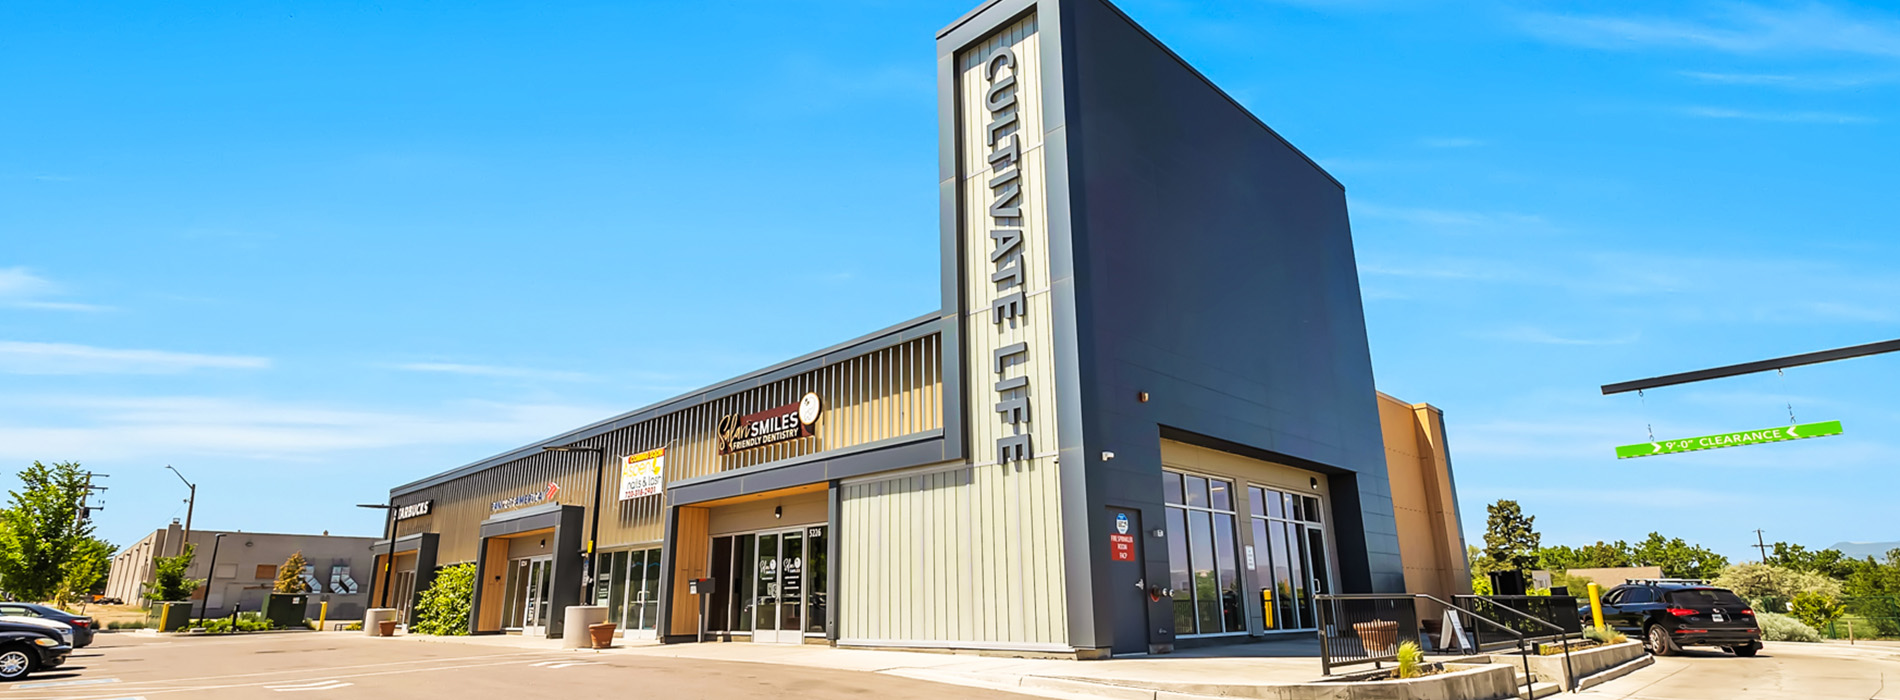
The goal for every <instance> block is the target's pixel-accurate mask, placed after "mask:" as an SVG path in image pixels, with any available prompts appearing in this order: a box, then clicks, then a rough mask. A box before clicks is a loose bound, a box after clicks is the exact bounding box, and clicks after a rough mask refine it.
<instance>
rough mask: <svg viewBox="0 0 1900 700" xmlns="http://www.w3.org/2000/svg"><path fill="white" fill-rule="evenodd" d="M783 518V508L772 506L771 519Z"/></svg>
mask: <svg viewBox="0 0 1900 700" xmlns="http://www.w3.org/2000/svg"><path fill="white" fill-rule="evenodd" d="M783 517H785V506H772V519H773V520H777V519H779V518H783Z"/></svg>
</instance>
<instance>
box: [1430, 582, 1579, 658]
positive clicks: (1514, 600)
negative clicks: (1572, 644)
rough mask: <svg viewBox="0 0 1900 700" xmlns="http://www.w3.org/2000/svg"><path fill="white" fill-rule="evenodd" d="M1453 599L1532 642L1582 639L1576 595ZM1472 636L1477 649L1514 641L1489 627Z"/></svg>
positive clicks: (1477, 596) (1477, 630)
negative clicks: (1520, 633)
mask: <svg viewBox="0 0 1900 700" xmlns="http://www.w3.org/2000/svg"><path fill="white" fill-rule="evenodd" d="M1452 600H1453V601H1456V602H1457V603H1458V605H1460V606H1462V607H1464V608H1467V609H1469V610H1471V611H1472V612H1476V613H1478V614H1480V615H1483V616H1485V617H1489V618H1491V619H1493V620H1497V621H1499V622H1501V623H1503V624H1504V626H1505V627H1509V628H1511V629H1514V630H1517V631H1519V632H1522V633H1524V635H1525V636H1527V637H1530V638H1532V639H1539V640H1543V639H1555V638H1558V637H1570V638H1581V637H1582V636H1583V618H1582V617H1581V616H1579V615H1578V614H1577V604H1578V603H1577V598H1576V596H1531V595H1460V596H1452ZM1472 633H1473V637H1475V640H1476V642H1477V644H1478V646H1479V647H1480V648H1482V647H1484V646H1486V645H1488V644H1494V643H1500V642H1510V641H1514V640H1515V637H1510V636H1507V635H1504V634H1501V633H1499V632H1498V631H1496V630H1493V629H1490V628H1482V627H1481V628H1478V629H1474V630H1472Z"/></svg>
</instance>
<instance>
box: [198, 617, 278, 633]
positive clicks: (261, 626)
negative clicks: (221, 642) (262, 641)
mask: <svg viewBox="0 0 1900 700" xmlns="http://www.w3.org/2000/svg"><path fill="white" fill-rule="evenodd" d="M198 626H199V627H203V628H204V631H205V634H234V633H237V632H262V631H265V630H268V629H270V621H268V620H246V619H244V618H243V617H239V618H238V620H237V623H236V624H235V625H234V624H233V623H232V622H231V618H228V617H220V618H216V619H212V620H200V621H199V622H198Z"/></svg>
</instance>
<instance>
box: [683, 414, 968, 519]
mask: <svg viewBox="0 0 1900 700" xmlns="http://www.w3.org/2000/svg"><path fill="white" fill-rule="evenodd" d="M942 438H943V431H942V430H926V431H923V432H920V433H911V434H909V435H903V436H899V437H894V438H885V439H883V440H878V441H877V442H867V443H864V444H862V445H852V446H850V447H846V448H842V449H837V450H827V451H825V452H813V453H811V454H808V455H800V456H798V457H791V458H788V459H781V460H779V461H776V462H766V463H765V464H759V465H755V466H750V467H746V468H744V469H731V470H727V471H722V472H715V473H712V474H707V475H705V476H696V477H693V478H691V479H681V480H679V481H675V482H671V483H668V484H667V485H666V487H667V488H668V489H675V488H686V487H689V486H698V485H700V484H709V483H713V482H717V481H725V480H727V479H743V478H746V477H748V476H756V475H758V474H760V473H763V472H769V471H773V470H777V469H786V468H790V467H796V466H798V465H800V464H810V463H812V462H823V461H827V460H833V459H838V458H839V457H848V456H850V455H854V454H862V453H865V452H875V451H877V450H882V449H886V448H890V447H895V446H897V445H908V444H910V443H913V442H929V441H931V440H939V439H942ZM909 466H916V465H912V464H905V465H898V466H897V467H893V469H897V468H902V467H909ZM673 505H690V504H688V503H674V504H673Z"/></svg>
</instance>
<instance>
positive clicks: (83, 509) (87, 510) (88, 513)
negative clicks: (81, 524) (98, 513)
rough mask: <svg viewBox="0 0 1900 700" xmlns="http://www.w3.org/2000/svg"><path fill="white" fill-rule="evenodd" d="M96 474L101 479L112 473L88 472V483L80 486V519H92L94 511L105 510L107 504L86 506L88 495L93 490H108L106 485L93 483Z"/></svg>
mask: <svg viewBox="0 0 1900 700" xmlns="http://www.w3.org/2000/svg"><path fill="white" fill-rule="evenodd" d="M95 476H96V477H99V478H101V479H104V478H107V477H110V476H112V475H111V474H94V473H92V472H86V485H85V486H84V487H82V488H80V490H79V519H80V520H91V519H92V512H93V511H95V510H105V506H97V507H87V506H86V497H88V496H91V495H92V492H94V491H104V490H106V487H104V486H93V485H92V478H93V477H95Z"/></svg>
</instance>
